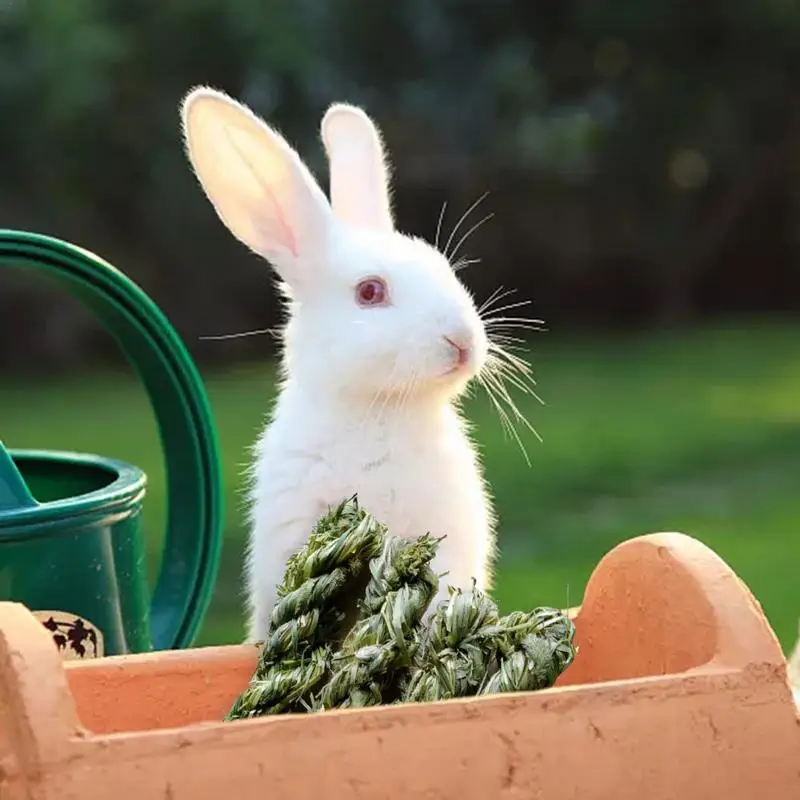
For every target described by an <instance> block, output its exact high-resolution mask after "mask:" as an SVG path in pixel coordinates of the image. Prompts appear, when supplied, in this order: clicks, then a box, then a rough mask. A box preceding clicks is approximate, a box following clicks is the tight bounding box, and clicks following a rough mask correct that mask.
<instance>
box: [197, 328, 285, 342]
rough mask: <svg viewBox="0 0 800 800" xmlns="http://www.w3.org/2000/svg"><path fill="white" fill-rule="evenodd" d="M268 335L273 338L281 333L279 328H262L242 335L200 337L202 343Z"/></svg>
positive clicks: (224, 334) (243, 332)
mask: <svg viewBox="0 0 800 800" xmlns="http://www.w3.org/2000/svg"><path fill="white" fill-rule="evenodd" d="M265 333H268V334H271V335H272V336H280V335H281V331H280V330H279V329H278V328H261V329H259V330H255V331H242V332H241V333H221V334H218V335H216V336H198V337H197V338H198V339H200V340H201V341H220V340H222V339H241V338H243V337H245V336H262V335H263V334H265Z"/></svg>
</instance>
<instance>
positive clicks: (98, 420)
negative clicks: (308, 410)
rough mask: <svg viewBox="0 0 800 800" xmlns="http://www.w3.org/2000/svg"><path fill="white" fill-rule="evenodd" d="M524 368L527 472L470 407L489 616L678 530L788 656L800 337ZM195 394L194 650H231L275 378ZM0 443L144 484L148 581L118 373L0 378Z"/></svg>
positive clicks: (144, 420) (597, 346)
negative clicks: (205, 563) (203, 397)
mask: <svg viewBox="0 0 800 800" xmlns="http://www.w3.org/2000/svg"><path fill="white" fill-rule="evenodd" d="M220 346H224V345H223V344H221V345H220ZM531 355H532V361H533V364H534V367H535V369H536V371H537V373H538V382H539V389H540V394H541V395H542V397H543V399H544V400H545V405H544V406H540V405H538V404H537V403H533V402H531V403H529V404H528V406H527V409H526V410H527V412H528V415H529V418H530V419H531V420H532V422H533V424H534V426H535V427H536V428H537V430H538V431H539V433H540V434H541V435H542V437H543V439H544V442H543V443H541V444H540V443H539V442H538V441H537V440H536V439H535V438H534V437H533V436H532V435H528V436H526V437H525V444H526V447H527V450H528V453H529V455H530V458H531V463H532V466H531V467H528V466H527V465H526V463H525V460H524V458H523V456H522V454H521V453H520V451H519V449H518V447H517V445H516V444H515V443H514V442H513V441H512V440H510V439H509V438H508V437H507V436H504V434H503V431H502V428H501V426H500V423H499V421H498V419H497V417H496V416H495V415H494V413H493V412H492V411H491V409H490V407H489V405H488V403H487V402H486V400H485V398H484V397H483V396H482V395H476V397H475V398H474V399H471V400H470V401H469V402H468V404H467V409H468V412H469V414H470V416H471V417H472V418H473V419H474V420H475V421H476V422H477V430H478V438H479V442H480V446H481V448H482V450H483V452H484V457H485V463H486V469H487V474H488V477H489V481H490V483H491V485H492V487H493V490H494V492H495V495H496V501H497V507H498V510H499V513H500V517H501V532H500V547H501V560H500V563H499V568H498V584H497V587H496V592H495V596H496V598H497V599H498V601H499V603H500V605H501V609H502V610H503V611H509V610H512V609H514V608H528V607H532V606H533V605H536V604H548V605H564V604H577V603H579V602H580V600H581V597H582V593H583V587H584V585H585V583H586V580H587V578H588V576H589V574H590V572H591V570H592V568H593V565H594V564H595V563H596V562H597V561H598V559H599V558H601V557H602V556H603V554H604V553H605V552H606V551H607V550H608V549H609V548H611V547H612V546H613V545H615V544H616V543H617V542H619V541H621V540H623V539H626V538H629V537H631V536H636V535H639V534H642V533H649V532H653V531H657V530H680V531H683V532H685V533H690V534H692V535H693V536H695V537H697V538H699V539H700V540H702V541H703V542H705V543H706V544H708V545H710V546H711V547H713V548H714V549H715V550H716V551H717V552H718V553H719V554H720V555H721V556H722V557H723V558H725V559H726V560H727V561H728V563H730V564H731V565H732V566H733V567H734V569H736V570H737V572H738V573H739V574H740V576H741V577H742V578H743V579H744V580H745V582H746V583H748V584H749V586H750V587H751V589H752V590H753V591H754V593H755V594H756V596H757V597H758V598H759V600H760V601H761V603H762V605H763V606H764V609H765V611H766V612H767V615H768V616H769V618H770V621H771V623H772V625H773V626H774V628H775V630H776V632H777V633H778V636H779V637H780V639H781V641H782V643H783V645H784V647H785V648H788V647H790V646H791V645H792V644H793V642H794V639H795V637H796V634H797V621H798V617H800V580H798V575H799V574H800V524H798V520H800V496H798V493H797V491H796V486H797V482H798V476H800V325H797V326H791V325H788V324H785V323H784V324H781V325H779V324H766V323H765V324H753V323H750V324H748V325H747V326H746V327H745V326H738V327H737V326H729V327H720V326H718V327H713V328H709V329H705V330H698V331H695V332H692V333H686V334H681V335H671V336H665V335H661V336H655V335H647V336H637V337H625V338H618V337H608V338H591V339H588V338H587V339H583V340H580V341H572V340H566V339H563V338H560V337H559V336H558V335H557V334H554V333H549V334H544V335H540V336H539V337H537V338H536V339H535V340H534V341H533V343H532V345H531ZM205 377H206V380H207V386H208V391H209V394H210V397H211V402H212V404H213V407H214V412H215V415H216V420H217V425H218V428H219V435H220V440H221V445H222V457H223V460H224V465H225V482H226V492H227V530H226V543H225V549H224V553H223V563H222V567H221V571H220V576H219V581H218V585H217V590H216V594H215V597H214V602H213V606H212V609H211V612H210V613H209V615H208V618H207V621H206V625H205V628H204V630H203V632H202V634H201V637H200V639H199V641H198V643H200V644H206V643H222V642H231V641H236V640H237V639H239V638H240V637H241V635H242V614H241V603H240V578H239V571H240V564H241V554H242V547H243V544H244V537H245V531H244V529H243V524H242V514H241V508H240V503H239V498H238V496H237V491H238V486H239V474H240V470H241V468H242V467H243V466H244V464H245V460H246V458H247V447H248V446H249V445H250V443H251V442H252V440H253V439H254V437H255V435H256V433H257V431H258V428H259V426H260V425H261V422H262V418H263V415H264V413H265V412H266V410H267V408H268V406H269V403H270V399H271V397H272V392H273V383H272V370H271V367H270V365H265V364H257V365H253V364H248V365H240V366H236V367H234V368H232V369H229V370H226V371H224V372H214V373H209V374H206V375H205ZM0 437H2V438H4V440H5V442H6V444H7V445H9V446H11V447H51V448H58V449H61V448H71V449H79V450H87V451H92V452H97V453H102V454H105V455H110V456H115V457H119V458H123V459H126V460H129V461H132V462H134V463H136V464H138V465H140V466H141V467H143V468H144V469H145V470H146V471H147V472H148V475H149V476H150V489H149V496H148V497H149V499H148V502H147V507H146V511H145V515H146V528H147V530H148V541H149V546H150V550H151V552H152V554H153V558H152V562H153V568H154V569H155V567H156V566H157V554H158V544H159V538H160V528H161V524H162V519H163V516H164V489H163V468H162V463H161V457H160V453H159V444H158V436H157V432H156V429H155V424H154V422H153V420H152V417H151V415H150V411H149V407H148V403H147V399H146V397H145V396H144V393H143V390H142V389H141V388H140V387H139V386H138V385H137V384H136V382H135V379H134V378H133V377H132V376H131V375H130V374H129V373H128V372H125V371H120V372H118V373H113V374H112V373H110V372H106V373H103V374H97V375H89V376H83V377H75V378H73V379H71V380H60V381H58V382H57V383H54V382H44V383H36V382H27V383H22V382H20V381H19V380H17V381H15V382H13V383H10V382H9V379H8V378H0Z"/></svg>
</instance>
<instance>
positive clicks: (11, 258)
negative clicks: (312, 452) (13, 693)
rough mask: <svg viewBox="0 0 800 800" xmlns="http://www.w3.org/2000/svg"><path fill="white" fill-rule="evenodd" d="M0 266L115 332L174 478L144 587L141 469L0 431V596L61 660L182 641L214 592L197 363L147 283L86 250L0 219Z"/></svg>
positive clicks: (214, 473)
mask: <svg viewBox="0 0 800 800" xmlns="http://www.w3.org/2000/svg"><path fill="white" fill-rule="evenodd" d="M0 265H3V266H14V267H17V266H19V267H22V268H33V269H37V270H40V271H42V272H44V273H47V274H49V275H50V276H51V277H53V278H55V280H56V281H57V282H58V283H59V284H61V285H62V286H64V287H66V288H67V289H68V290H69V291H70V292H71V293H72V294H73V295H74V296H76V297H77V298H78V299H80V300H82V301H83V302H84V303H85V304H86V305H87V306H88V307H89V308H90V309H91V310H92V311H93V312H94V314H95V315H96V316H97V317H98V318H99V319H100V321H101V322H102V323H103V325H104V326H105V327H106V328H107V329H108V330H109V331H110V332H111V333H112V334H113V335H114V337H115V338H116V339H117V341H118V342H119V344H120V346H121V347H122V350H123V351H124V352H125V354H126V356H127V357H128V359H129V361H130V362H131V364H132V365H133V367H134V369H135V370H136V372H137V373H138V375H139V376H140V378H141V380H142V381H143V382H144V385H145V387H146V389H147V392H148V395H149V397H150V401H151V403H152V405H153V409H154V411H155V414H156V418H157V422H158V427H159V431H160V435H161V442H162V445H163V447H164V453H165V460H166V471H167V483H168V490H169V491H168V508H169V516H168V526H167V533H166V537H165V544H164V553H163V558H162V565H161V569H160V573H159V576H158V580H157V582H156V584H155V587H154V590H153V593H152V599H151V598H150V591H149V586H148V581H147V574H146V565H145V553H144V546H143V543H142V538H141V531H140V520H141V509H142V502H143V501H144V497H145V484H146V476H145V474H144V473H143V472H142V471H141V470H140V469H138V468H137V467H135V466H133V465H131V464H127V463H124V462H122V461H117V460H114V459H110V458H104V457H102V456H96V455H85V454H79V453H69V452H54V451H49V450H7V449H6V448H5V447H3V445H2V443H1V442H0V600H13V601H16V602H20V603H24V604H25V605H26V606H27V607H28V608H29V609H30V610H31V611H32V612H33V613H34V614H35V615H36V616H37V617H38V618H39V619H40V620H41V622H42V624H43V625H44V626H45V627H46V628H48V629H49V630H50V631H51V632H52V635H53V638H54V640H55V642H56V644H57V646H58V647H59V649H60V650H61V651H62V655H63V656H64V657H65V658H90V657H97V656H103V655H119V654H123V653H131V652H144V651H147V650H151V649H156V650H162V649H177V648H183V647H188V646H190V645H191V644H192V641H193V640H194V637H195V636H196V634H197V632H198V629H199V627H200V625H201V623H202V621H203V617H204V615H205V613H206V610H207V609H208V604H209V601H210V599H211V594H212V590H213V584H214V580H215V578H216V574H217V568H218V565H219V555H220V549H221V540H222V522H223V504H222V491H221V487H222V482H221V476H220V461H219V452H218V445H217V438H216V430H215V427H214V423H213V419H212V417H211V412H210V408H209V404H208V400H207V397H206V394H205V391H204V389H203V384H202V381H201V378H200V376H199V374H198V372H197V370H196V368H195V365H194V363H193V361H192V359H191V357H190V356H189V354H188V353H187V351H186V349H185V348H184V346H183V344H182V342H181V340H180V338H179V337H178V335H177V334H176V332H175V330H174V329H173V328H172V327H171V326H170V324H169V322H168V321H167V319H166V318H165V317H164V315H163V314H162V313H161V311H160V310H159V309H158V307H157V306H156V305H155V304H154V303H153V302H152V301H151V300H150V299H149V298H148V297H147V295H145V294H144V292H142V290H141V289H140V288H139V287H138V286H136V284H134V283H133V282H132V281H130V280H129V279H128V278H127V277H125V275H123V274H122V273H121V272H119V271H118V270H116V269H115V268H114V267H112V266H111V265H110V264H108V263H106V262H105V261H103V260H102V259H100V258H98V257H97V256H95V255H93V254H92V253H89V252H87V251H86V250H83V249H81V248H79V247H76V246H75V245H72V244H69V243H67V242H63V241H59V240H58V239H53V238H50V237H47V236H42V235H39V234H34V233H27V232H22V231H13V230H2V229H0ZM124 424H125V420H124V419H121V420H120V425H124Z"/></svg>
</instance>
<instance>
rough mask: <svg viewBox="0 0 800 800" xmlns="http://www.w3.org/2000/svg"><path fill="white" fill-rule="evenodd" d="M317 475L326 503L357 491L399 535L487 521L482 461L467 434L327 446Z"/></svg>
mask: <svg viewBox="0 0 800 800" xmlns="http://www.w3.org/2000/svg"><path fill="white" fill-rule="evenodd" d="M320 455H321V458H320V460H319V461H318V462H317V464H318V469H317V470H315V473H316V475H315V478H314V479H312V484H316V485H317V487H318V491H319V493H320V495H321V497H322V499H323V502H324V503H325V504H326V505H334V504H336V503H337V502H340V501H341V500H342V499H344V498H345V497H349V496H352V495H354V494H357V495H358V497H359V500H360V501H361V503H362V505H363V506H364V507H365V508H367V509H369V511H370V512H371V513H372V514H373V515H374V516H375V517H377V518H378V519H379V520H381V521H382V522H384V523H385V524H386V525H388V527H389V529H390V530H391V531H392V532H393V533H395V534H396V535H399V536H419V535H421V534H423V533H426V532H430V533H432V534H433V535H444V534H445V533H452V531H453V530H454V529H455V528H460V529H463V528H464V527H465V526H469V527H472V526H475V527H480V528H483V527H485V526H486V524H487V511H486V498H485V493H484V487H483V480H482V476H481V474H480V469H479V465H478V463H477V461H476V459H475V457H474V454H473V452H472V449H471V448H470V446H469V443H468V441H467V440H466V438H464V439H463V441H461V440H460V438H454V439H452V440H447V441H442V439H441V438H439V439H436V440H434V441H430V440H429V441H427V442H424V441H415V440H412V439H409V440H406V441H404V442H397V441H394V442H392V443H387V444H386V445H385V446H383V447H380V446H375V447H372V448H363V445H362V447H361V448H359V449H358V450H356V449H354V450H353V451H351V452H343V451H342V449H341V447H339V448H331V450H330V451H329V452H327V453H326V452H324V451H323V452H321V453H320Z"/></svg>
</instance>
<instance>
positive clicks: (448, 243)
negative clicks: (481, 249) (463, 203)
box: [442, 192, 489, 261]
mask: <svg viewBox="0 0 800 800" xmlns="http://www.w3.org/2000/svg"><path fill="white" fill-rule="evenodd" d="M488 196H489V192H484V193H483V194H482V195H481V196H480V197H479V198H478V199H477V200H476V201H475V202H474V203H473V204H472V205H471V206H470V207H469V208H468V209H467V210H466V211H465V212H464V213H463V214H462V215H461V218H460V219H459V220H458V222H457V223H456V226H455V228H453V230H452V231H451V232H450V236H448V237H447V242H446V243H445V246H444V250H443V251H442V253H443V254H444V257H445V258H446V259H447V260H448V261H449V260H450V256H449V255H448V254H447V251H448V250H449V248H450V243H451V242H452V241H453V238H454V237H455V235H456V233H458V229H459V228H460V227H461V225H462V224H463V223H464V221H465V220H466V218H467V217H468V216H469V215H470V214H471V213H472V212H473V211H474V210H475V209H476V208H477V207H478V206H479V205H480V204H481V203H482V202H483V201H484V200H485V199H486V198H487V197H488Z"/></svg>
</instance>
